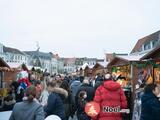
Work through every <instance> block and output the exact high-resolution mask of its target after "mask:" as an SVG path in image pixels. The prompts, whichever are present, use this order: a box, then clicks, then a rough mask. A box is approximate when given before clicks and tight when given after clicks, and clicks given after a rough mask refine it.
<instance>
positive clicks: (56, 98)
mask: <svg viewBox="0 0 160 120" xmlns="http://www.w3.org/2000/svg"><path fill="white" fill-rule="evenodd" d="M64 92H65V91H64V90H62V89H60V88H56V89H54V91H53V92H52V93H51V94H50V95H49V97H48V102H47V106H46V107H44V111H45V112H46V113H47V116H49V115H57V116H59V117H60V118H61V119H62V120H65V109H64V104H63V101H62V99H61V97H60V96H61V95H62V94H63V93H64ZM64 94H67V95H68V93H64ZM67 95H66V96H67ZM64 96H65V95H64Z"/></svg>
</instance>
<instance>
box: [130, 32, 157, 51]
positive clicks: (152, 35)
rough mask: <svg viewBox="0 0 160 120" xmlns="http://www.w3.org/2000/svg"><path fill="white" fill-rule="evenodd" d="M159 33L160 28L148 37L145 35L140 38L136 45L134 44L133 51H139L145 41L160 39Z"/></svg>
mask: <svg viewBox="0 0 160 120" xmlns="http://www.w3.org/2000/svg"><path fill="white" fill-rule="evenodd" d="M159 34H160V30H159V31H157V32H155V33H152V34H150V35H148V36H146V37H143V38H141V39H139V40H138V42H137V43H136V45H135V46H134V48H133V49H132V51H131V53H135V52H139V50H140V48H141V46H142V45H143V44H144V43H147V42H149V41H152V40H158V39H159Z"/></svg>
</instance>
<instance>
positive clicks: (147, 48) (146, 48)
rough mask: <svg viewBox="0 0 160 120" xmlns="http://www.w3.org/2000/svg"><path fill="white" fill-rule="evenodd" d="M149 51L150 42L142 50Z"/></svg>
mask: <svg viewBox="0 0 160 120" xmlns="http://www.w3.org/2000/svg"><path fill="white" fill-rule="evenodd" d="M149 49H151V45H150V42H148V43H146V44H144V50H149Z"/></svg>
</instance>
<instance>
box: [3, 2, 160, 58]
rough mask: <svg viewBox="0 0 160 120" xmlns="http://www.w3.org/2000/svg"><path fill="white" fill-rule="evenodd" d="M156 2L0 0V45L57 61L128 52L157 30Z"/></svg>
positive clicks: (157, 12)
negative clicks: (47, 55)
mask: <svg viewBox="0 0 160 120" xmlns="http://www.w3.org/2000/svg"><path fill="white" fill-rule="evenodd" d="M159 5H160V0H0V42H1V43H3V44H4V45H6V46H10V47H15V48H18V49H20V50H35V49H36V41H39V44H40V50H41V51H44V52H50V51H51V52H54V53H58V54H59V55H60V56H62V57H74V56H76V57H83V56H87V57H103V55H104V51H106V52H118V53H120V52H122V53H129V52H130V51H131V49H132V48H133V46H134V45H135V43H136V42H137V40H138V39H139V38H142V37H144V36H146V35H148V34H151V33H153V32H156V31H158V30H159V29H160V24H159V23H160V13H159V12H160V7H159Z"/></svg>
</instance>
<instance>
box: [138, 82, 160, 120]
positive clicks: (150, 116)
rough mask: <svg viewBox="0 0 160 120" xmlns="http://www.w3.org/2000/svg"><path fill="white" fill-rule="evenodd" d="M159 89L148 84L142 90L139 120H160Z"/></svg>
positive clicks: (154, 85)
mask: <svg viewBox="0 0 160 120" xmlns="http://www.w3.org/2000/svg"><path fill="white" fill-rule="evenodd" d="M159 94H160V89H159V87H158V86H157V85H156V84H148V85H147V86H146V87H145V88H144V94H143V96H142V108H141V118H140V120H159V119H160V116H159V115H160V101H159V98H158V96H159Z"/></svg>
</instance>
